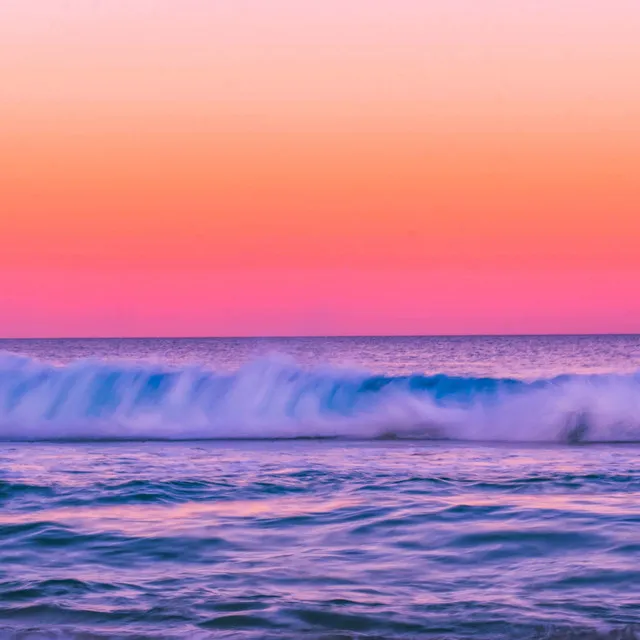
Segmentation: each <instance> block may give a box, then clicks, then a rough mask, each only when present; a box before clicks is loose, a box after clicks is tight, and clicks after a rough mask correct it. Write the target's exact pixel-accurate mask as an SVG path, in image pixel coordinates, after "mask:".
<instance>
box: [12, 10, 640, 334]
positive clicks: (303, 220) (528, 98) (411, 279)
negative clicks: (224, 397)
mask: <svg viewBox="0 0 640 640" xmlns="http://www.w3.org/2000/svg"><path fill="white" fill-rule="evenodd" d="M638 33H640V4H638V3H637V2H635V1H634V2H631V1H626V0H624V1H622V0H621V1H617V2H612V3H604V2H601V1H600V0H598V1H597V2H596V1H588V0H583V1H581V2H577V1H576V2H572V1H566V2H557V1H553V2H552V1H551V0H548V1H547V0H536V1H533V0H520V1H519V2H513V1H510V2H508V1H506V0H504V1H501V0H485V1H484V2H477V1H476V0H448V1H446V2H445V1H442V2H428V1H426V0H419V1H418V0H395V1H393V2H392V1H391V0H366V1H365V0H352V1H351V2H338V0H326V1H325V2H303V1H300V0H296V1H294V0H270V1H269V2H264V1H263V0H260V1H259V0H234V1H231V0H229V1H220V2H210V1H204V0H202V1H197V0H184V1H183V2H180V3H176V2H160V1H155V2H151V1H148V2H145V1H143V0H140V1H136V2H131V1H124V0H111V1H110V2H85V1H81V0H76V1H73V0H65V1H62V0H51V1H50V2H46V3H43V2H36V1H35V0H20V1H18V0H5V2H3V3H2V4H1V5H0V78H1V79H2V87H3V88H2V92H3V95H2V99H1V100H0V311H1V313H0V336H85V335H87V336H108V335H117V336H124V335H178V336H188V335H284V334H307V335H309V334H311V335H312V334H396V333H400V334H403V333H409V334H451V333H573V332H575V333H586V332H639V331H640V301H639V300H640V296H638V295H637V293H636V292H637V291H638V290H639V289H640V252H638V250H637V245H638V240H639V239H640V180H638V178H637V174H638V166H640V83H638V82H637V81H636V80H635V76H636V75H637V70H638V69H639V68H640V45H638Z"/></svg>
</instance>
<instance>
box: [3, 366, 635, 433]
mask: <svg viewBox="0 0 640 640" xmlns="http://www.w3.org/2000/svg"><path fill="white" fill-rule="evenodd" d="M228 438H366V439H369V438H432V439H449V440H462V441H516V442H517V441H520V442H566V443H578V442H611V441H620V442H631V441H640V375H638V374H635V375H615V374H603V375H588V376H585V375H563V376H559V377H555V378H548V379H541V380H535V381H529V382H525V381H522V380H516V379H507V378H475V377H454V376H447V375H444V374H440V375H432V376H425V375H411V376H383V375H370V374H367V373H362V372H353V371H347V370H343V369H339V368H328V367H323V368H316V369H305V368H302V367H300V366H298V365H297V364H296V363H295V362H292V361H290V360H287V359H283V358H268V359H261V360H257V361H254V362H251V363H249V364H247V365H245V366H244V367H242V368H240V369H239V370H238V371H237V372H235V373H224V372H216V371H213V370H208V369H204V368H199V367H187V368H182V369H175V368H170V367H163V366H161V365H154V364H149V363H137V362H132V363H122V362H115V361H100V360H98V361H89V360H85V361H78V362H75V363H72V364H69V365H65V366H55V365H52V364H49V363H46V362H42V361H39V360H34V359H30V358H26V357H18V356H13V355H3V356H0V439H3V440H13V441H21V440H22V441H32V440H69V439H73V440H88V439H102V440H104V439H114V440H120V439H123V440H124V439H168V440H187V439H228Z"/></svg>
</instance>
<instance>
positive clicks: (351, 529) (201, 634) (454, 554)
mask: <svg viewBox="0 0 640 640" xmlns="http://www.w3.org/2000/svg"><path fill="white" fill-rule="evenodd" d="M0 349H4V350H5V351H7V352H11V354H7V355H5V356H3V357H2V358H0V439H1V441H0V637H2V638H5V637H7V638H25V639H26V638H53V637H55V638H78V639H79V638H214V637H215V638H219V637H221V638H224V637H229V638H235V637H239V638H242V637H245V638H271V637H273V638H300V637H312V638H350V637H358V638H360V637H362V638H396V637H397V638H422V637H426V638H431V637H433V638H546V637H551V638H556V637H557V638H561V637H562V638H565V637H566V638H578V637H603V638H604V637H628V638H631V637H634V633H638V631H639V629H638V627H637V626H636V625H638V624H639V623H640V455H639V454H640V446H639V445H638V444H637V442H638V440H640V438H639V437H637V434H638V433H640V410H638V407H639V405H638V402H639V400H638V398H639V395H640V394H639V389H640V380H639V378H638V376H637V374H636V372H637V370H638V368H640V339H639V338H637V337H599V338H595V337H594V338H590V337H578V338H559V337H558V338H475V339H470V338H456V339H417V338H415V339H414V338H412V339H409V338H406V339H340V340H337V339H314V340H310V339H307V340H288V341H229V340H227V341H224V340H222V341H206V340H201V341H162V340H155V341H154V340H146V341H135V340H133V341H32V342H20V341H5V342H4V343H3V344H0ZM271 352H279V353H281V354H282V353H286V354H289V356H290V359H287V358H283V357H282V356H277V357H276V356H273V355H269V356H267V355H266V354H268V353H271ZM345 365H347V366H348V368H345ZM609 634H613V635H611V636H610V635H609Z"/></svg>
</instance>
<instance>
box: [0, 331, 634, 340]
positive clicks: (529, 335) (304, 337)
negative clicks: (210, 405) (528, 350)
mask: <svg viewBox="0 0 640 640" xmlns="http://www.w3.org/2000/svg"><path fill="white" fill-rule="evenodd" d="M614 336H619V337H640V332H631V333H629V332H615V331H614V332H600V333H449V334H446V333H429V334H427V333H424V334H420V333H415V334H414V333H396V334H382V333H380V334H355V333H354V334H313V335H303V334H299V335H284V334H282V335H241V336H233V335H228V336H225V335H211V336H206V335H193V336H189V335H186V336H184V335H155V336H154V335H133V336H115V335H114V336H20V337H17V336H14V337H11V336H0V341H8V340H296V339H297V340H308V339H327V338H337V339H343V338H344V339H348V338H554V337H557V338H562V337H564V338H568V337H575V338H578V337H614Z"/></svg>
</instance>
